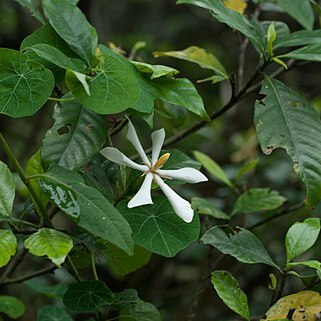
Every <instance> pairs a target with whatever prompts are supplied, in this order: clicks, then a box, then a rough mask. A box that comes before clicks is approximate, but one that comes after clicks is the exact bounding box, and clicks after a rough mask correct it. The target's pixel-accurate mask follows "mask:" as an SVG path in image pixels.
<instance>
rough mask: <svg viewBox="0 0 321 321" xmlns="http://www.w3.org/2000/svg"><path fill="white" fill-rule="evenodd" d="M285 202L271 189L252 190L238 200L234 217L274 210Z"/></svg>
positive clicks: (283, 198) (233, 213) (284, 199)
mask: <svg viewBox="0 0 321 321" xmlns="http://www.w3.org/2000/svg"><path fill="white" fill-rule="evenodd" d="M285 201H286V198H285V197H283V196H281V195H280V194H279V192H277V191H271V190H270V189H269V188H252V189H250V190H249V191H247V192H246V193H244V194H242V195H240V196H239V198H238V199H237V200H236V203H235V204H234V209H233V212H232V215H235V214H237V213H254V212H259V211H270V210H274V209H276V208H279V207H280V206H281V205H282V204H283V203H284V202H285Z"/></svg>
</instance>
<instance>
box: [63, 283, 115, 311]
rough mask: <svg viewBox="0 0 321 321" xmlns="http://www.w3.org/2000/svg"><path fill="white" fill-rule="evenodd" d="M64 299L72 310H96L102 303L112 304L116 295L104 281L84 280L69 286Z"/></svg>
mask: <svg viewBox="0 0 321 321" xmlns="http://www.w3.org/2000/svg"><path fill="white" fill-rule="evenodd" d="M63 301H64V304H65V306H66V307H67V308H68V309H70V310H71V311H76V312H94V311H95V310H96V309H98V308H99V307H100V306H102V305H110V304H112V303H113V302H114V295H113V293H112V292H111V291H110V290H109V289H108V288H107V286H106V284H105V283H104V282H102V281H82V282H78V283H76V284H73V285H72V286H70V287H69V289H68V290H67V292H66V293H65V295H64V299H63Z"/></svg>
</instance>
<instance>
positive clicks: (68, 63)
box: [25, 43, 86, 71]
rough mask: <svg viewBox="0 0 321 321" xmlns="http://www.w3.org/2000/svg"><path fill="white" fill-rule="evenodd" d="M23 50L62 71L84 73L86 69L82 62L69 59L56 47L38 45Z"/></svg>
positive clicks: (43, 44)
mask: <svg viewBox="0 0 321 321" xmlns="http://www.w3.org/2000/svg"><path fill="white" fill-rule="evenodd" d="M25 50H32V51H34V52H35V53H36V54H37V55H38V56H39V57H41V58H43V59H45V60H47V61H49V62H51V63H52V64H54V65H57V66H58V67H60V68H63V69H71V70H75V71H84V70H85V69H86V64H85V63H84V62H83V61H82V60H80V59H77V60H76V59H71V58H69V57H67V56H66V55H65V54H64V53H63V52H61V51H60V50H59V49H57V48H56V47H54V46H51V45H48V44H45V43H39V44H36V45H33V46H32V47H27V48H26V49H25Z"/></svg>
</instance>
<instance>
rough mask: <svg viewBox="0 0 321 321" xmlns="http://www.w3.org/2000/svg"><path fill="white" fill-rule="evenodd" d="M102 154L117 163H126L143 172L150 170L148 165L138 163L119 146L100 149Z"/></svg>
mask: <svg viewBox="0 0 321 321" xmlns="http://www.w3.org/2000/svg"><path fill="white" fill-rule="evenodd" d="M100 154H102V155H103V156H104V157H106V158H107V159H109V160H110V161H112V162H114V163H116V164H120V165H125V166H128V167H130V168H133V169H137V170H138V171H141V172H146V171H147V170H148V167H147V166H145V165H139V164H136V163H135V162H133V161H132V160H131V159H129V158H128V157H127V156H125V155H124V154H123V153H122V152H120V151H119V150H118V149H117V148H114V147H106V148H104V149H102V150H101V151H100Z"/></svg>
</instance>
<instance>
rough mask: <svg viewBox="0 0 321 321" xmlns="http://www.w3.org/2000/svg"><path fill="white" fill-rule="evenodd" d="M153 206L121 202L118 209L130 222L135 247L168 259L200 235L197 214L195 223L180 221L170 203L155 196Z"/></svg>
mask: <svg viewBox="0 0 321 321" xmlns="http://www.w3.org/2000/svg"><path fill="white" fill-rule="evenodd" d="M153 202H154V203H153V204H152V205H144V206H139V207H134V208H128V207H127V203H128V202H127V201H123V202H120V203H119V204H118V205H117V209H118V210H119V211H120V212H121V213H122V215H123V216H124V217H125V218H126V220H127V221H128V222H129V224H130V226H131V228H132V230H133V239H134V241H135V244H137V245H139V246H141V247H143V248H145V249H147V250H148V251H151V252H153V253H158V254H160V255H163V256H166V257H172V256H174V255H176V254H177V253H178V252H179V251H180V250H182V249H183V248H185V247H186V246H187V245H189V244H190V243H191V242H193V241H196V240H197V239H198V236H199V231H200V223H199V218H198V216H197V215H195V216H194V219H193V221H192V222H191V223H185V222H184V221H183V220H182V219H181V218H179V217H178V216H177V215H176V214H175V212H174V210H173V208H172V206H171V204H170V203H169V201H168V200H167V199H166V198H164V197H159V196H158V197H153Z"/></svg>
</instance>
